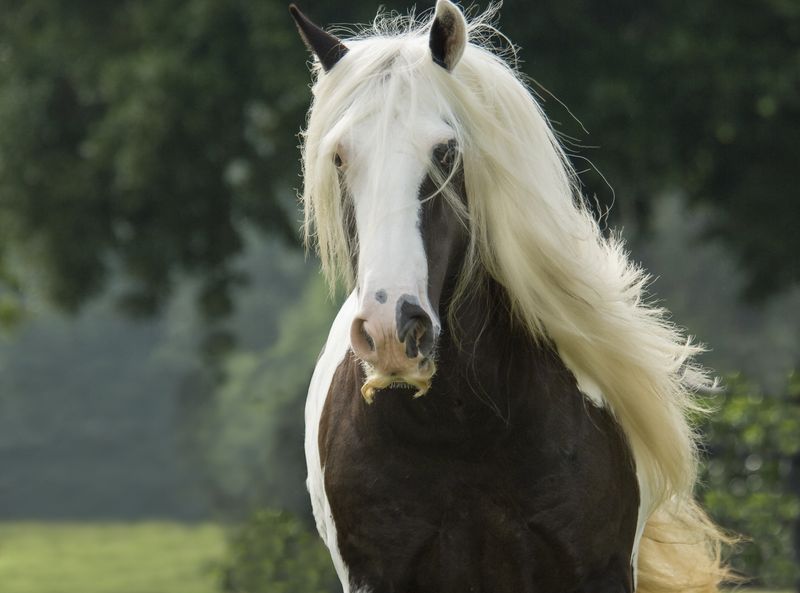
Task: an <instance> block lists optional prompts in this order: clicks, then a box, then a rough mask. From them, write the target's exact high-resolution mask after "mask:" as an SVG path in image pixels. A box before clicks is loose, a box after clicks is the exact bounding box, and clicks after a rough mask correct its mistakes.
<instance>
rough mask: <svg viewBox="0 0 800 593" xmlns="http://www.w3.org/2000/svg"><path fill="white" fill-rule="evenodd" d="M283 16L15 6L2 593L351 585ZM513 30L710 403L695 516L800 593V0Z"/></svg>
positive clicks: (531, 6)
mask: <svg viewBox="0 0 800 593" xmlns="http://www.w3.org/2000/svg"><path fill="white" fill-rule="evenodd" d="M430 4H431V5H432V2H431V3H430ZM386 7H387V8H388V9H390V10H398V11H401V12H405V11H406V10H407V9H408V8H410V7H409V5H408V4H405V3H399V2H397V1H396V0H391V1H389V2H387V3H386ZM481 7H482V8H485V4H482V5H481ZM286 8H287V7H286V2H285V0H281V1H280V2H279V1H277V0H258V1H254V0H168V1H167V0H148V1H146V2H143V1H140V0H138V1H135V0H117V1H116V2H103V1H99V0H0V328H1V329H0V593H261V592H264V593H328V592H331V593H332V592H334V591H337V585H336V584H335V579H334V577H333V573H332V569H331V566H330V561H329V559H328V556H327V552H326V551H325V550H323V549H322V547H321V544H320V543H319V542H318V538H317V536H316V534H315V533H314V530H313V522H312V520H311V517H310V507H309V503H308V500H307V496H306V493H305V488H304V477H305V463H304V459H303V451H302V432H303V418H302V409H303V403H304V397H305V388H306V385H307V382H308V380H309V378H310V374H311V370H312V367H313V363H314V360H315V358H316V355H317V353H318V352H319V350H320V348H321V346H322V344H323V342H324V336H325V334H326V332H327V329H328V325H329V323H330V321H331V319H332V316H333V314H334V311H335V304H334V303H333V302H331V300H330V299H329V298H328V295H327V289H326V288H325V287H324V286H323V284H322V282H321V280H320V278H319V276H318V274H317V264H316V262H315V261H314V260H313V259H308V260H307V259H306V258H305V257H304V254H303V250H302V248H301V246H300V244H299V241H298V228H299V219H300V216H299V213H298V207H297V202H296V193H295V189H296V188H298V187H299V186H300V185H301V180H300V178H299V163H298V157H299V152H298V149H297V144H298V140H297V136H296V134H297V132H298V131H299V130H300V128H301V127H302V124H303V121H304V114H305V111H306V109H307V107H308V104H309V89H308V85H309V81H310V77H309V73H308V69H307V61H308V55H307V53H306V51H305V49H304V47H303V45H302V43H301V42H300V40H299V38H298V36H297V34H296V32H295V30H294V28H293V25H292V22H291V20H290V18H289V15H288V13H287V10H286ZM302 8H303V9H304V10H306V11H307V12H308V13H309V15H310V16H312V17H313V18H314V19H315V20H316V21H317V22H319V23H322V24H333V23H351V22H367V21H369V20H371V19H372V17H373V16H374V14H375V11H376V9H377V5H374V4H372V3H364V2H354V1H348V0H339V1H338V2H336V3H335V6H334V3H327V2H325V3H323V2H316V3H314V2H308V3H306V4H303V5H302ZM427 8H429V4H427V3H425V4H421V5H419V6H418V9H419V10H424V9H427ZM500 27H501V29H502V30H503V32H504V33H506V34H507V35H508V36H509V37H510V38H511V39H512V40H514V41H515V42H516V43H517V44H519V45H520V46H521V47H522V50H521V53H520V57H521V60H522V61H521V64H520V67H521V69H522V70H523V71H524V72H525V73H526V74H528V75H529V76H531V77H532V78H533V80H534V81H535V82H532V83H531V84H532V87H533V88H534V90H535V91H536V92H537V93H538V94H539V95H540V99H541V101H542V103H543V105H544V107H545V110H546V111H547V113H548V115H549V117H550V118H551V119H552V121H553V123H554V125H555V127H556V129H557V130H558V133H559V134H560V135H561V137H562V140H563V141H564V142H565V144H566V145H567V147H568V149H569V150H570V152H571V153H572V155H573V158H574V162H575V166H576V168H577V169H578V170H579V171H580V172H581V178H582V180H583V183H584V185H585V192H586V195H587V196H588V197H589V198H590V200H592V202H593V203H596V204H597V208H598V212H599V213H604V212H605V211H606V210H607V209H608V208H609V207H611V206H612V205H613V208H611V211H610V214H609V215H608V216H607V217H606V218H605V224H607V226H608V228H609V229H612V228H615V229H621V230H622V232H623V234H624V235H625V236H626V237H627V240H628V242H629V246H630V249H631V251H632V254H633V257H634V258H635V259H636V260H638V261H641V262H642V263H643V264H644V265H645V266H647V267H648V268H649V270H650V271H651V272H652V273H653V275H654V276H655V277H656V280H655V282H654V284H653V286H652V292H653V294H654V295H655V296H657V297H658V298H659V299H660V300H661V301H662V302H663V303H664V304H665V305H666V306H667V307H669V308H670V309H671V310H672V311H673V313H674V319H675V320H676V321H677V322H678V323H680V324H681V325H684V326H685V327H687V328H688V330H689V331H690V332H691V333H692V334H694V335H696V336H698V338H699V339H700V340H701V341H703V342H705V343H706V344H707V345H708V347H709V351H708V353H707V354H706V355H705V356H704V362H705V363H706V364H707V365H708V366H709V367H710V368H712V369H714V371H715V372H716V373H717V374H719V376H720V377H721V378H722V379H723V381H724V384H725V390H724V391H723V392H722V393H720V394H718V395H715V396H708V398H707V401H708V402H709V403H710V404H711V405H713V407H714V408H715V410H716V412H715V413H714V415H713V416H712V417H711V418H710V419H708V420H703V421H702V422H701V425H700V429H701V431H702V432H703V433H704V436H705V445H704V455H705V463H704V468H703V479H702V482H701V484H700V485H699V487H698V495H699V496H700V497H701V498H702V499H703V500H704V501H705V504H706V505H707V506H708V508H709V509H710V511H711V513H712V514H713V516H714V517H715V518H716V520H717V521H719V522H720V523H721V524H722V525H724V526H726V527H727V528H729V529H731V530H732V531H734V532H737V533H740V534H742V536H743V537H744V539H743V541H742V542H741V543H740V544H739V545H738V546H737V548H736V549H735V550H734V551H733V552H732V556H731V561H732V563H733V565H734V566H735V567H736V569H738V570H739V571H741V572H742V573H743V574H744V575H746V576H747V577H749V579H750V581H749V586H753V587H757V588H759V589H761V590H766V589H769V590H781V591H789V590H796V588H797V587H798V581H799V580H800V570H799V569H798V556H797V552H796V551H795V549H796V548H793V544H792V538H793V534H794V538H795V541H797V539H798V538H800V533H799V532H800V526H799V524H798V516H800V374H797V373H796V371H797V370H798V369H800V256H799V255H798V254H800V195H798V189H797V188H798V183H797V174H798V169H800V162H799V161H798V146H800V2H798V1H797V0H762V1H761V2H724V1H723V0H695V1H694V2H672V1H670V0H653V1H651V2H633V1H625V0H611V1H605V2H597V1H594V0H537V1H534V2H529V1H525V2H523V1H522V0H508V1H507V3H506V5H505V6H504V7H503V10H502V12H501V21H500ZM573 114H574V115H573ZM611 188H613V190H612V189H611ZM339 590H340V589H339Z"/></svg>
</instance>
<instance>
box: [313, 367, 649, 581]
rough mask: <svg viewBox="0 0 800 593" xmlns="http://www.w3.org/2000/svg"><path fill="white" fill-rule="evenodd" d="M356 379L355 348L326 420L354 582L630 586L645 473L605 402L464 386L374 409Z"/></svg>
mask: <svg viewBox="0 0 800 593" xmlns="http://www.w3.org/2000/svg"><path fill="white" fill-rule="evenodd" d="M359 378H360V369H359V367H358V365H357V363H356V362H355V361H354V360H353V359H352V358H351V357H350V356H348V357H346V358H345V360H344V361H343V362H342V364H341V365H340V367H339V368H338V369H337V371H336V373H335V375H334V380H333V382H332V385H331V388H330V391H329V394H328V398H327V400H326V404H325V406H324V409H323V413H322V417H321V420H320V427H319V428H320V430H319V449H320V456H321V462H322V465H323V467H324V468H325V470H324V480H325V492H326V496H327V499H328V502H329V504H330V509H331V513H332V515H333V520H334V521H335V524H336V529H337V532H338V538H337V539H338V547H339V552H340V554H341V557H342V559H343V561H344V562H345V564H346V565H347V567H348V571H349V575H350V576H349V578H350V581H351V583H352V585H353V591H360V589H359V587H363V588H365V589H364V590H366V591H370V592H373V591H374V592H375V593H378V592H381V593H389V592H396V593H428V592H430V593H434V592H435V593H446V592H449V591H453V592H455V591H487V592H489V591H491V592H493V593H504V592H508V593H511V592H514V593H526V592H535V591H547V592H548V593H556V592H558V591H564V592H567V591H576V592H577V591H581V590H582V589H583V587H584V586H585V585H587V584H588V583H591V584H592V588H591V589H590V590H591V591H596V592H598V593H600V592H602V591H604V590H606V589H603V588H602V587H601V588H596V585H597V584H598V583H602V582H605V581H606V580H608V581H609V583H611V585H610V588H607V590H608V591H620V592H622V591H626V590H630V572H629V561H630V550H631V545H632V540H633V535H634V531H635V524H636V513H637V508H638V497H637V495H636V478H635V474H634V471H633V468H632V465H631V462H630V459H629V457H628V453H627V448H626V446H625V443H624V440H623V439H622V437H621V436H620V434H619V431H618V430H617V429H616V426H615V425H614V423H613V421H611V419H610V417H608V416H607V415H606V414H605V413H604V412H602V411H601V410H597V409H593V408H591V407H590V408H586V407H585V406H584V404H583V402H582V401H578V402H574V401H571V400H570V399H569V398H566V400H565V401H564V402H561V403H560V404H559V405H557V406H556V407H555V408H553V407H548V406H542V405H538V406H534V405H533V404H531V403H528V402H532V401H535V400H534V398H519V399H512V400H507V401H501V402H494V403H495V405H496V407H497V409H496V410H495V411H494V412H492V410H491V409H490V406H487V405H486V403H482V402H480V401H478V400H477V399H476V398H475V397H474V396H472V395H468V394H465V393H464V394H462V393H459V392H457V391H458V390H457V389H456V392H454V391H452V390H451V391H448V392H446V393H445V392H441V393H436V392H432V393H430V394H428V395H426V396H425V397H424V398H422V399H421V400H416V401H412V400H411V398H410V395H409V394H408V392H402V391H399V392H387V393H381V396H380V397H378V398H376V401H375V403H374V404H373V405H371V406H367V405H366V404H365V403H364V402H363V400H362V399H361V397H360V396H359V395H358V386H359ZM440 383H441V382H440ZM501 405H502V406H503V407H504V408H505V409H500V406H501ZM617 585H619V588H615V587H617Z"/></svg>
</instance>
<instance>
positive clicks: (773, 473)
mask: <svg viewBox="0 0 800 593" xmlns="http://www.w3.org/2000/svg"><path fill="white" fill-rule="evenodd" d="M719 400H720V401H719V410H718V412H717V413H716V414H715V415H714V417H713V420H712V421H711V422H709V423H708V425H707V426H706V427H705V434H706V440H707V443H708V446H709V453H710V459H709V461H708V463H707V464H706V466H705V469H704V472H703V476H702V483H703V489H702V497H703V500H704V502H705V504H706V505H707V507H708V509H709V510H710V512H711V514H712V515H713V516H714V518H715V519H716V520H717V521H718V522H719V523H720V524H722V525H723V526H724V527H726V528H727V529H729V530H731V531H732V532H734V533H738V534H741V535H742V536H743V537H744V538H745V541H743V542H742V544H740V546H739V550H738V553H737V554H736V555H734V557H733V559H732V564H733V567H734V568H735V569H736V570H738V571H739V572H740V573H742V574H743V575H745V576H747V577H750V578H753V579H755V581H756V583H758V584H763V585H767V586H773V587H779V586H790V585H792V584H794V583H795V582H797V580H798V578H800V569H799V568H798V566H797V564H796V560H795V558H794V557H793V552H792V550H793V542H792V539H791V531H792V522H794V521H797V520H798V518H800V491H799V489H798V488H797V484H795V487H792V486H791V484H792V478H791V476H790V472H791V469H792V464H791V461H792V458H794V463H795V464H799V463H800V375H798V374H794V375H792V376H791V377H790V380H789V383H788V387H787V390H786V392H785V393H784V394H781V395H777V396H775V395H773V396H768V395H764V394H762V393H761V392H760V391H759V390H758V389H757V388H756V387H754V386H753V385H752V384H749V383H747V382H746V381H744V380H743V379H742V378H740V377H731V378H730V380H729V382H728V385H727V389H726V391H725V392H724V393H722V394H720V395H719ZM794 471H795V472H798V471H800V466H797V467H795V468H794ZM794 480H795V481H800V476H797V475H796V476H794Z"/></svg>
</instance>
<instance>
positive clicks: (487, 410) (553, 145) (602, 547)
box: [290, 0, 725, 593]
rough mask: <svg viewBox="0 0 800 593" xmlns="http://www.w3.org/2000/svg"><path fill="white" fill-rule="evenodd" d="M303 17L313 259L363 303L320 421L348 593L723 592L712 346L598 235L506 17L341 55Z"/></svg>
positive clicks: (334, 40)
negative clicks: (704, 460)
mask: <svg viewBox="0 0 800 593" xmlns="http://www.w3.org/2000/svg"><path fill="white" fill-rule="evenodd" d="M290 11H291V14H292V16H293V17H294V19H295V21H296V24H297V26H298V29H299V31H300V33H301V36H302V37H303V40H304V41H305V43H306V45H307V46H308V48H309V49H310V50H311V52H312V53H313V55H314V56H315V63H314V67H313V72H314V79H315V80H314V84H313V88H312V92H313V104H312V107H311V110H310V112H309V116H308V121H307V127H306V130H305V132H304V134H303V170H304V190H303V196H302V197H303V202H304V208H305V233H306V240H307V242H308V243H309V244H312V245H314V246H315V247H316V249H317V252H318V253H319V256H320V258H321V260H322V266H323V270H324V272H325V273H326V275H327V277H328V279H329V281H330V282H331V283H332V285H336V284H337V283H339V282H344V283H346V284H347V285H349V286H350V287H351V289H352V292H351V294H350V296H349V298H347V300H346V302H345V303H344V305H343V306H342V308H341V310H340V311H339V314H338V315H337V317H336V320H335V321H334V323H333V326H332V328H331V331H330V335H329V337H328V341H327V343H326V345H325V348H324V350H323V352H322V354H321V356H320V358H319V361H318V363H317V366H316V369H315V372H314V375H313V378H312V381H311V386H310V389H309V394H308V401H307V405H306V445H305V447H306V456H307V461H308V488H309V491H310V493H311V501H312V506H313V510H314V516H315V518H316V522H317V527H318V529H319V532H320V534H321V536H322V538H323V540H324V541H325V543H326V544H327V546H328V548H329V549H330V553H331V556H332V558H333V562H334V565H335V567H336V570H337V573H338V576H339V578H340V579H341V582H342V586H343V589H344V591H345V592H346V593H466V592H485V593H534V592H536V593H623V592H631V591H639V592H642V593H662V592H678V591H680V592H689V591H691V592H701V593H705V592H712V591H717V588H718V585H719V583H720V581H721V579H722V578H723V577H724V575H725V570H724V567H723V566H722V565H721V562H720V558H719V547H720V545H719V544H720V541H721V539H722V536H721V534H720V533H719V532H718V531H717V530H716V528H715V527H714V526H713V525H712V524H711V523H710V521H709V520H708V519H707V518H706V516H705V515H704V513H703V512H702V511H701V510H700V509H699V508H698V506H697V505H696V503H695V502H694V501H693V497H692V487H693V484H694V482H695V479H696V464H697V462H696V448H695V444H694V436H693V434H692V430H691V428H690V426H689V424H688V422H687V419H686V416H687V413H688V412H689V411H692V410H695V409H696V405H695V404H694V402H693V395H694V393H695V391H696V390H697V389H698V387H701V386H703V385H704V384H705V383H706V382H707V379H706V377H705V376H704V375H703V373H702V372H701V371H700V370H699V369H698V367H697V366H696V365H694V364H693V363H692V362H691V361H692V357H693V355H694V354H696V352H697V350H698V349H697V347H696V346H694V345H693V344H692V343H691V342H690V341H689V340H687V339H686V338H684V337H683V335H682V333H681V332H680V331H679V330H678V329H676V328H675V327H674V326H673V325H672V324H671V323H670V322H669V321H668V320H667V319H666V316H665V313H664V311H662V310H660V309H658V308H656V307H654V306H652V305H649V304H647V303H646V302H644V299H643V294H644V290H645V284H646V282H647V277H646V275H645V274H644V272H643V271H641V270H640V269H639V268H637V267H636V266H635V265H634V264H632V263H631V262H630V261H629V259H628V256H627V254H626V252H625V251H624V248H623V246H622V243H621V241H620V240H619V239H618V238H616V237H613V236H612V237H606V236H604V235H603V233H601V231H600V229H599V227H598V224H597V221H596V220H595V219H594V217H593V215H592V214H591V212H590V210H589V208H588V207H587V206H586V205H585V203H584V201H583V199H582V197H581V194H580V190H579V187H578V182H577V181H576V176H575V173H574V171H573V170H572V169H571V168H570V165H569V163H568V160H567V158H566V157H565V154H564V151H563V150H562V148H561V147H560V145H559V143H558V141H557V140H556V138H555V136H554V133H553V130H552V129H551V127H550V125H549V124H548V122H547V120H546V119H545V117H544V115H543V114H542V110H541V109H540V107H539V106H538V104H537V103H536V101H535V100H534V98H533V96H532V94H531V93H530V92H529V90H528V88H527V87H526V86H525V84H524V83H523V82H522V79H521V76H520V75H519V74H518V73H517V72H516V71H515V69H514V68H512V67H511V66H509V64H508V63H507V62H506V60H505V59H504V58H503V56H502V55H499V54H498V53H497V52H496V51H494V50H493V44H492V36H493V35H496V34H497V32H496V30H495V29H494V28H493V26H492V25H491V22H492V18H493V12H494V9H490V10H489V11H488V12H487V13H485V14H484V15H482V16H479V17H477V18H475V19H473V20H472V21H471V22H468V21H467V19H466V18H465V17H464V15H463V14H462V13H461V11H460V10H459V9H458V8H457V7H456V6H455V5H454V4H452V3H451V2H450V1H449V0H439V1H438V2H437V4H436V8H435V11H433V13H432V14H431V15H430V16H429V17H426V18H424V19H422V21H421V22H420V21H418V20H415V18H414V17H413V16H412V17H402V18H401V17H397V16H395V17H387V16H382V15H379V16H378V17H377V18H376V21H375V23H374V24H373V26H372V28H371V29H370V30H368V31H364V32H362V33H361V34H359V35H355V36H353V38H351V39H346V40H342V39H339V38H338V37H336V36H334V35H332V34H330V33H328V32H326V31H324V30H323V29H321V28H319V27H318V26H317V25H315V24H313V23H312V22H311V21H310V20H309V19H308V18H307V17H306V16H305V15H304V14H303V13H302V12H300V10H299V9H298V8H297V7H295V6H294V5H292V6H290Z"/></svg>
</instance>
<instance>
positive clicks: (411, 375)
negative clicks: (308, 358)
mask: <svg viewBox="0 0 800 593" xmlns="http://www.w3.org/2000/svg"><path fill="white" fill-rule="evenodd" d="M370 300H372V301H373V302H370V303H368V304H366V306H365V304H364V303H363V302H362V306H361V309H360V311H359V313H358V314H357V315H356V317H355V318H354V319H353V323H352V325H351V327H350V345H351V347H352V349H353V353H354V354H355V355H356V357H357V358H358V359H359V360H361V362H362V363H363V366H364V370H365V372H366V380H365V382H364V385H363V386H362V388H361V394H362V395H363V396H364V399H365V400H366V401H367V403H372V401H373V399H374V397H375V393H376V392H378V391H379V390H381V389H386V388H388V387H407V388H413V389H415V390H416V392H415V394H414V397H420V396H422V395H424V394H425V393H427V391H428V389H430V386H431V380H432V378H433V375H434V373H435V372H436V365H435V363H434V361H433V354H434V350H435V346H436V338H437V335H438V332H439V327H438V324H437V323H435V322H434V321H433V317H432V315H431V314H429V313H428V312H427V311H426V310H425V308H424V307H423V306H422V305H421V304H420V302H419V299H418V298H416V297H414V296H412V295H410V294H401V295H400V296H399V297H397V298H396V299H393V300H392V299H389V298H388V295H387V293H386V291H384V290H378V291H375V293H374V299H370ZM392 305H393V306H392Z"/></svg>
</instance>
